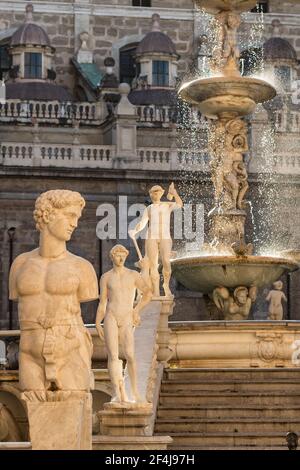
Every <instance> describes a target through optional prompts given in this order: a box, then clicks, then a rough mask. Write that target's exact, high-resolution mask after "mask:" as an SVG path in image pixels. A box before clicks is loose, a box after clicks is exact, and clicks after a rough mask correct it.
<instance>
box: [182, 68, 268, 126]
mask: <svg viewBox="0 0 300 470" xmlns="http://www.w3.org/2000/svg"><path fill="white" fill-rule="evenodd" d="M179 96H180V97H181V98H182V99H184V100H185V101H187V102H188V103H191V104H194V105H196V106H197V107H198V108H199V110H200V111H201V113H202V114H204V115H205V116H207V117H209V118H212V119H216V118H218V117H220V116H222V115H224V114H230V115H234V116H245V115H247V114H250V113H252V112H253V111H254V109H255V106H256V104H258V103H263V102H264V101H268V100H271V99H272V98H274V97H275V96H276V90H275V88H273V86H272V85H270V84H269V83H268V82H266V81H264V80H261V79H258V78H251V77H225V76H224V77H211V78H197V79H196V80H192V81H190V82H187V83H185V84H183V85H182V87H181V88H180V90H179Z"/></svg>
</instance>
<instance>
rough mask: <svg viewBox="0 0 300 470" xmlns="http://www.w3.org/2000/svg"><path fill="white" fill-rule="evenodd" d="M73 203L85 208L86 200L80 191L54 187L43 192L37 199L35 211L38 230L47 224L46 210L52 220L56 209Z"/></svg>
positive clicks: (34, 216) (34, 215)
mask: <svg viewBox="0 0 300 470" xmlns="http://www.w3.org/2000/svg"><path fill="white" fill-rule="evenodd" d="M71 205H72V206H74V205H75V206H80V208H81V209H83V208H84V206H85V200H84V199H83V197H82V196H81V195H80V194H79V193H78V192H76V191H69V190H67V189H54V190H51V191H46V192H45V193H42V194H41V195H40V196H39V197H38V198H37V200H36V201H35V209H34V212H33V218H34V220H35V223H36V228H37V230H39V231H41V230H42V229H43V227H44V225H45V222H44V214H45V212H47V213H48V218H49V219H50V220H51V219H52V218H53V216H54V213H55V209H63V208H65V207H67V206H71Z"/></svg>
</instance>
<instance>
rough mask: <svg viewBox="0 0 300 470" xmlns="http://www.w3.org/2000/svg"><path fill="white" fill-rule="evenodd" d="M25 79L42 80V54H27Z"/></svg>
mask: <svg viewBox="0 0 300 470" xmlns="http://www.w3.org/2000/svg"><path fill="white" fill-rule="evenodd" d="M24 65H25V74H24V77H25V78H42V54H41V53H38V52H25V64H24Z"/></svg>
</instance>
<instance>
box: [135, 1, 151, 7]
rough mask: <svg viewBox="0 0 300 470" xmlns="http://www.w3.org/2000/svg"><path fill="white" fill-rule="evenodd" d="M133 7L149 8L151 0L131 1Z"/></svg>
mask: <svg viewBox="0 0 300 470" xmlns="http://www.w3.org/2000/svg"><path fill="white" fill-rule="evenodd" d="M132 6H133V7H151V0H132Z"/></svg>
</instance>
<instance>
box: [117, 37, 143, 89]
mask: <svg viewBox="0 0 300 470" xmlns="http://www.w3.org/2000/svg"><path fill="white" fill-rule="evenodd" d="M136 48H137V44H127V45H126V46H124V47H122V49H120V83H128V84H129V85H131V83H132V80H133V79H134V78H135V77H137V76H138V75H139V65H140V64H137V63H136V62H135V51H136Z"/></svg>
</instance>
